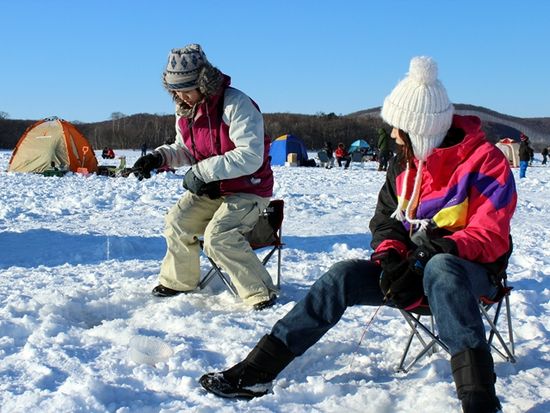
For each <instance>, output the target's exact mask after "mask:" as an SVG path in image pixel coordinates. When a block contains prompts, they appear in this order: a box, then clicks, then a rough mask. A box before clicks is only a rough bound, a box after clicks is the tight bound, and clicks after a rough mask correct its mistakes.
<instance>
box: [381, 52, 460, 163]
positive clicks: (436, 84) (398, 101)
mask: <svg viewBox="0 0 550 413" xmlns="http://www.w3.org/2000/svg"><path fill="white" fill-rule="evenodd" d="M453 112H454V107H453V105H452V104H451V102H450V101H449V98H448V96H447V91H446V90H445V87H444V86H443V84H442V83H441V82H440V81H439V80H438V78H437V63H436V62H435V61H434V60H433V59H432V58H431V57H426V56H419V57H413V58H412V60H411V63H410V67H409V73H408V74H407V76H406V77H405V78H404V79H403V80H401V81H400V82H399V83H398V84H397V86H396V87H395V88H394V89H393V90H392V92H391V93H390V94H389V95H388V96H387V97H386V99H384V105H383V106H382V113H381V114H382V119H384V121H385V122H386V123H388V124H390V125H391V126H393V127H394V128H398V129H401V130H403V131H405V132H407V133H408V135H409V137H410V138H411V143H412V147H413V152H414V156H415V157H416V159H418V160H423V161H425V160H426V158H427V157H428V156H429V155H430V153H431V152H432V150H433V149H434V148H437V147H438V146H439V145H440V144H441V142H443V139H444V138H445V135H446V134H447V131H448V130H449V128H450V127H451V123H452V119H453Z"/></svg>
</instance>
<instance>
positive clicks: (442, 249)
mask: <svg viewBox="0 0 550 413" xmlns="http://www.w3.org/2000/svg"><path fill="white" fill-rule="evenodd" d="M441 253H449V254H453V255H458V250H457V247H456V243H455V242H454V241H453V240H452V239H450V238H437V239H434V240H428V241H426V242H424V243H423V244H422V245H420V246H419V247H418V248H417V249H415V250H414V251H413V252H412V254H410V255H409V266H410V268H411V270H413V271H415V272H417V273H419V274H422V275H423V274H424V267H425V266H426V264H427V263H428V261H430V260H431V259H432V257H433V256H434V255H436V254H441Z"/></svg>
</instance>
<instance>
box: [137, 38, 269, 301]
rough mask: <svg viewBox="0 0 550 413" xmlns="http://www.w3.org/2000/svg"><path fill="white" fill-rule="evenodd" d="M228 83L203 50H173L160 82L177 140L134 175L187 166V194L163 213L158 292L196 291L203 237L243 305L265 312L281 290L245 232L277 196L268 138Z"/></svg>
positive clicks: (252, 108)
mask: <svg viewBox="0 0 550 413" xmlns="http://www.w3.org/2000/svg"><path fill="white" fill-rule="evenodd" d="M230 82H231V80H230V78H229V76H227V75H225V74H223V73H222V72H221V71H220V70H218V69H217V68H215V67H214V66H212V65H211V64H210V63H209V62H208V60H207V58H206V56H205V54H204V52H203V50H202V48H201V47H200V45H198V44H190V45H187V46H186V47H184V48H181V49H173V50H172V51H171V52H170V54H169V56H168V64H167V67H166V70H165V72H164V74H163V83H164V87H165V88H166V90H167V91H168V92H169V93H170V94H171V96H172V98H173V99H174V101H175V104H176V139H175V142H174V143H173V144H170V145H163V146H160V147H158V148H156V149H155V150H154V151H153V152H152V153H150V154H148V155H146V156H143V157H141V158H139V159H138V160H137V161H136V163H135V164H134V170H135V171H136V173H137V175H138V178H140V179H143V178H149V177H150V176H151V171H152V170H154V169H156V168H160V167H163V166H169V167H171V168H178V167H182V166H190V168H189V170H188V171H187V172H186V174H185V177H184V181H183V186H184V188H186V189H187V191H186V192H185V193H184V194H183V196H182V197H181V199H180V200H179V201H178V202H177V203H176V205H174V206H173V207H172V208H171V209H170V211H169V212H168V214H167V215H166V219H165V230H164V236H165V238H166V243H167V252H166V256H165V257H164V260H163V262H162V265H161V268H160V275H159V284H158V285H157V286H156V287H155V288H154V289H153V295H155V296H158V297H171V296H175V295H178V294H181V293H185V292H190V291H193V290H194V289H196V287H197V285H198V283H199V279H200V260H199V255H200V246H199V237H200V236H203V237H204V250H205V252H206V254H207V255H208V256H209V257H211V258H212V259H213V260H214V261H215V262H216V263H217V264H218V265H220V266H221V267H222V268H223V269H224V270H225V271H226V272H227V274H228V275H229V276H230V277H231V281H232V283H233V284H234V286H235V287H236V290H237V292H238V294H239V296H240V297H241V298H242V300H243V301H244V303H245V304H248V305H250V306H252V307H253V308H254V309H257V310H260V309H263V308H267V307H270V306H272V305H273V304H274V303H275V301H276V298H277V297H276V295H277V289H276V287H275V286H274V284H273V282H272V279H271V276H270V275H269V273H268V272H267V270H266V269H265V267H264V266H263V265H262V263H261V262H260V260H259V259H258V257H257V255H256V254H255V253H254V252H253V251H252V249H251V247H250V245H249V243H248V242H247V240H246V239H245V234H246V233H247V232H249V231H250V230H252V228H253V227H254V225H255V224H256V222H257V221H258V219H259V216H260V213H261V212H262V211H263V210H264V209H265V207H266V206H267V205H268V204H269V201H270V197H271V195H272V191H273V172H272V170H271V166H270V163H269V143H270V140H269V138H268V137H267V136H266V135H265V132H264V123H263V117H262V114H261V112H260V110H259V109H258V107H257V105H256V104H255V103H254V102H253V101H252V100H251V99H250V98H249V97H248V96H247V95H245V94H244V93H243V92H241V91H239V90H237V89H234V88H232V87H230Z"/></svg>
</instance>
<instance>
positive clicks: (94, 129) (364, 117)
mask: <svg viewBox="0 0 550 413" xmlns="http://www.w3.org/2000/svg"><path fill="white" fill-rule="evenodd" d="M455 108H456V110H457V112H458V113H460V114H473V115H476V116H479V117H480V118H481V119H482V120H483V125H484V126H483V128H484V131H485V132H486V134H487V136H488V137H489V139H490V140H491V141H493V142H496V141H497V140H498V139H500V138H502V137H504V136H509V137H512V138H515V139H518V138H519V134H520V132H523V133H525V134H526V135H528V136H529V137H530V138H531V141H532V143H533V146H534V148H535V150H537V151H538V150H540V149H542V147H544V146H548V145H550V117H545V118H518V117H513V116H509V115H504V114H501V113H498V112H495V111H492V110H490V109H487V108H484V107H480V106H473V105H466V104H455ZM2 113H4V112H2ZM379 113H380V108H372V109H367V110H363V111H359V112H354V113H351V114H349V115H336V114H334V113H329V114H326V113H319V114H316V115H302V114H292V113H267V114H264V119H265V125H266V132H267V133H268V135H269V136H271V138H272V139H275V138H277V137H279V136H281V135H284V134H287V133H290V134H293V135H296V136H299V137H300V138H302V139H303V140H304V141H305V143H306V145H307V147H308V148H309V149H318V148H321V147H322V146H323V144H324V142H325V141H331V142H332V143H333V144H335V143H338V142H343V143H344V144H346V145H349V144H350V143H351V142H353V141H354V140H356V139H365V140H367V141H368V142H369V143H371V144H375V143H376V140H377V135H376V129H377V128H379V127H383V126H386V127H387V125H384V123H383V122H382V120H381V119H380V116H379ZM6 117H7V114H5V115H4V117H0V148H3V149H13V148H14V146H15V144H16V143H17V141H18V140H19V138H20V137H21V135H22V134H23V132H24V131H25V129H26V128H27V127H29V126H31V125H32V124H33V123H34V122H36V120H18V119H9V118H6ZM75 124H76V126H77V127H78V128H79V129H80V130H81V131H82V132H83V133H84V135H85V136H86V137H87V138H88V140H89V141H90V143H91V144H92V146H93V147H94V148H102V147H105V146H109V147H113V148H120V149H127V148H139V147H141V145H142V144H143V142H146V143H147V145H148V147H149V148H153V147H156V146H158V145H160V144H162V143H164V142H165V141H168V140H170V139H173V137H174V116H173V115H153V114H144V113H140V114H135V115H129V116H127V115H124V114H122V113H120V112H115V113H113V114H112V116H111V119H110V120H106V121H103V122H94V123H80V122H78V123H75Z"/></svg>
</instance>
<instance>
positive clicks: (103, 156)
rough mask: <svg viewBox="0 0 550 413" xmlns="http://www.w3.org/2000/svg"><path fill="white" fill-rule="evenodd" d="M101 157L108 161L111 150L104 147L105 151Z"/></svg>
mask: <svg viewBox="0 0 550 413" xmlns="http://www.w3.org/2000/svg"><path fill="white" fill-rule="evenodd" d="M101 157H102V158H103V159H107V158H108V157H109V148H107V147H104V148H103V151H101Z"/></svg>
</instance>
